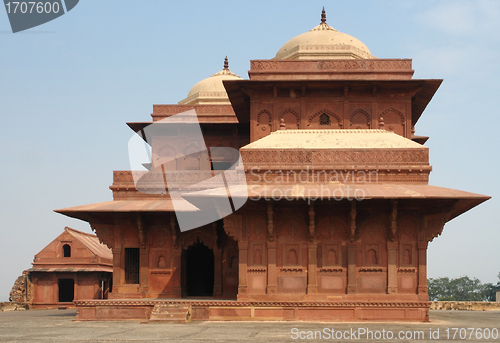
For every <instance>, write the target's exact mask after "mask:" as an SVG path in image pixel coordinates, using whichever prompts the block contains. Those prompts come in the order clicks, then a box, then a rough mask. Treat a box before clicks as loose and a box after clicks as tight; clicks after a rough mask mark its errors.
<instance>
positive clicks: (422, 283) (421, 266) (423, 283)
mask: <svg viewBox="0 0 500 343" xmlns="http://www.w3.org/2000/svg"><path fill="white" fill-rule="evenodd" d="M428 244H429V243H428V242H427V241H420V242H418V294H425V295H427V294H428V293H427V245H428Z"/></svg>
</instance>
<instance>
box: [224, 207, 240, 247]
mask: <svg viewBox="0 0 500 343" xmlns="http://www.w3.org/2000/svg"><path fill="white" fill-rule="evenodd" d="M223 220H224V231H225V232H226V233H227V235H228V236H229V237H232V238H234V240H235V241H237V242H241V241H242V237H243V234H242V229H243V224H242V223H243V221H242V217H241V215H240V214H231V215H229V216H227V217H224V219H223Z"/></svg>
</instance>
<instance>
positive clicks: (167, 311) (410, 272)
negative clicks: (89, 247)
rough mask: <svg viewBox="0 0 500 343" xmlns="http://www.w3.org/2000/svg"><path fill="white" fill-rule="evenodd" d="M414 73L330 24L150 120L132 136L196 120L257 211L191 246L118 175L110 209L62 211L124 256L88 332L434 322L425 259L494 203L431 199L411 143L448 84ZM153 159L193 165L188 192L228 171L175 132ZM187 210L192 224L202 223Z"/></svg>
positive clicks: (192, 237) (87, 304)
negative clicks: (124, 326)
mask: <svg viewBox="0 0 500 343" xmlns="http://www.w3.org/2000/svg"><path fill="white" fill-rule="evenodd" d="M413 73H414V71H413V70H412V61H411V60H409V59H377V58H376V57H374V56H372V55H371V54H370V52H369V50H368V48H367V47H366V46H365V45H364V44H363V43H362V42H360V41H359V40H357V39H356V38H354V37H351V36H349V35H347V34H344V33H341V32H339V31H337V30H335V29H333V28H332V27H330V26H329V25H327V24H326V17H325V15H324V13H323V15H322V20H321V23H320V25H318V26H316V27H315V28H313V29H312V30H311V31H309V32H306V33H304V34H302V35H299V36H297V37H295V38H293V39H291V40H290V41H288V42H287V43H286V44H285V45H283V47H282V48H281V49H279V51H278V53H277V54H276V57H275V58H273V59H270V60H253V61H251V69H250V71H249V72H248V74H249V79H248V80H243V79H241V78H239V77H238V76H236V75H234V74H233V73H231V72H230V71H229V68H228V66H227V63H226V64H225V66H224V69H223V70H222V71H220V72H219V73H216V74H214V75H212V76H211V77H209V78H207V79H205V80H202V81H200V82H199V83H198V84H196V85H195V86H194V87H193V88H192V89H191V91H190V92H189V94H188V97H187V98H186V99H184V100H182V101H180V102H179V104H177V105H154V106H153V113H152V121H151V122H137V123H129V124H128V125H129V126H130V127H131V128H132V129H133V130H134V131H136V132H141V130H144V129H145V128H146V127H147V126H148V125H150V124H152V123H155V122H159V121H161V120H162V119H165V118H168V117H170V116H172V115H174V114H177V113H182V112H185V111H188V110H195V111H196V114H197V117H198V121H199V123H200V126H201V130H202V132H203V136H204V139H205V142H206V145H207V147H217V146H224V147H231V148H235V149H239V152H240V154H241V158H242V161H243V164H244V170H243V171H244V173H245V174H244V175H245V177H246V182H247V186H245V187H240V188H239V191H238V190H236V191H234V192H233V191H232V192H231V193H230V197H231V198H232V199H233V200H235V199H238V198H241V199H244V198H245V197H246V196H247V195H248V197H249V199H248V201H247V202H246V203H245V204H244V205H243V206H242V207H241V208H239V209H237V210H236V211H235V212H234V213H233V214H231V215H229V216H226V217H224V218H223V219H221V220H218V221H215V222H214V223H211V224H208V225H204V226H201V227H198V228H196V229H194V230H189V231H185V232H181V231H180V229H179V225H178V221H177V220H176V213H175V212H174V206H173V203H172V198H171V197H170V196H169V194H160V193H161V192H158V193H157V194H151V193H154V192H151V193H150V194H146V193H144V192H141V191H140V190H138V189H137V187H136V184H135V183H134V179H133V174H132V172H131V171H115V172H114V174H113V184H112V186H111V187H110V188H111V190H112V192H113V201H109V202H105V203H97V204H92V205H84V206H78V207H73V208H66V209H61V210H58V211H57V212H59V213H62V214H65V215H67V216H70V217H74V218H79V219H82V220H85V221H88V222H89V223H90V225H91V227H92V229H93V230H94V231H95V232H96V234H97V236H98V237H99V239H100V240H101V241H102V242H104V243H105V244H106V245H108V247H110V248H111V249H112V251H113V289H112V292H111V293H109V299H108V300H79V301H75V303H76V305H77V308H78V315H77V319H79V320H96V319H97V320H105V319H130V318H137V319H151V320H160V319H164V318H176V319H185V318H186V317H188V318H191V319H192V320H332V321H352V320H409V321H427V320H428V309H429V303H428V295H427V275H426V267H427V260H426V253H427V246H428V243H429V242H430V241H432V240H433V239H434V238H435V237H437V236H438V235H440V234H441V232H442V230H443V226H444V224H445V223H446V222H447V221H450V220H451V219H453V218H455V217H457V216H459V215H460V214H462V213H464V212H466V211H468V210H469V209H471V208H473V207H474V206H477V205H478V204H480V203H482V202H483V201H485V200H487V199H488V197H487V196H483V195H478V194H473V193H468V192H463V191H458V190H453V189H445V188H440V187H435V186H430V185H428V181H429V174H430V172H431V166H430V165H429V149H428V148H427V147H425V146H424V145H423V144H424V143H425V141H426V140H427V137H422V136H417V135H415V129H414V128H415V125H416V123H417V122H418V120H419V118H420V116H421V115H422V113H423V111H424V109H425V108H426V106H427V104H428V103H429V102H430V100H431V99H432V97H433V96H434V93H435V92H436V91H437V89H438V88H439V86H440V84H441V81H442V80H420V79H413V78H412V75H413ZM167 131H168V130H167ZM148 143H150V144H151V147H152V160H151V166H150V167H151V168H155V167H160V166H159V165H155V163H156V162H155V161H159V160H162V158H167V157H169V156H170V157H172V156H174V157H175V156H178V154H180V153H181V152H182V153H183V156H186V155H189V156H190V159H189V160H188V159H187V158H178V159H176V160H175V163H171V164H170V165H169V166H168V169H169V170H168V171H167V173H174V174H175V173H176V175H178V176H179V177H181V176H183V175H184V176H185V175H188V174H189V175H195V173H196V172H197V170H200V169H203V168H204V166H205V167H206V165H207V164H208V165H209V166H212V169H214V175H215V174H216V173H217V171H216V170H217V169H219V168H220V169H225V167H224V166H226V164H225V163H226V162H227V161H225V160H224V159H223V158H222V159H220V160H218V159H217V156H202V155H196V154H190V153H189V149H190V148H191V147H190V146H189V144H188V142H185V140H183V137H182V134H181V133H179V132H177V133H171V134H170V136H169V137H168V139H166V138H165V137H163V138H159V139H153V140H148ZM172 161H173V160H172ZM218 167H219V168H218ZM243 171H242V172H243ZM298 176H301V177H302V178H297V177H298ZM187 188H189V187H186V189H187ZM179 190H180V191H181V192H182V190H183V189H182V187H180V189H179ZM276 195H280V196H276ZM197 197H198V198H203V199H205V200H207V201H215V202H216V201H218V199H223V198H225V197H226V198H227V197H228V192H227V190H226V189H220V190H217V189H206V190H204V189H199V192H198V193H197ZM184 199H185V200H184V201H185V204H184V207H183V208H182V209H181V210H182V211H187V212H189V211H193V213H194V212H196V211H197V210H198V208H197V207H196V206H195V205H196V204H197V203H196V201H193V196H192V195H188V196H185V197H184ZM189 201H191V202H189ZM181 210H179V209H178V210H177V212H179V211H181Z"/></svg>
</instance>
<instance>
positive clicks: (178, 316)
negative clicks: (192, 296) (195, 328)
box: [149, 304, 191, 323]
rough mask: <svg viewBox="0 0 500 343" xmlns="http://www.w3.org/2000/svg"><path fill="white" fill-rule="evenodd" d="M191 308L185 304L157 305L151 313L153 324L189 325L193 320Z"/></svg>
mask: <svg viewBox="0 0 500 343" xmlns="http://www.w3.org/2000/svg"><path fill="white" fill-rule="evenodd" d="M190 312H191V311H190V306H189V305H185V304H157V305H155V306H154V308H153V310H152V311H151V316H150V318H149V322H151V323H187V322H188V321H189V319H190V318H191V313H190Z"/></svg>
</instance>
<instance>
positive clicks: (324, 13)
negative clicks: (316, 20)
mask: <svg viewBox="0 0 500 343" xmlns="http://www.w3.org/2000/svg"><path fill="white" fill-rule="evenodd" d="M321 23H322V24H326V12H325V6H323V11H321Z"/></svg>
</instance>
